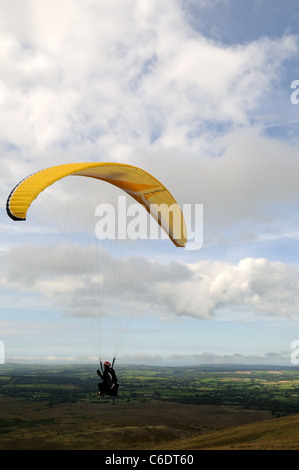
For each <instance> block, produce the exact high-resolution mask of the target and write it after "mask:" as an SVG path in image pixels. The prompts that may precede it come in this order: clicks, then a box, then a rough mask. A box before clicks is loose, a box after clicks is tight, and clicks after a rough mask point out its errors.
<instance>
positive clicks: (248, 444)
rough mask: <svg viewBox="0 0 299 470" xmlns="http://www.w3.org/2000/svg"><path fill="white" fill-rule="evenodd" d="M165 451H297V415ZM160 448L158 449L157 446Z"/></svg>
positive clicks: (216, 433)
mask: <svg viewBox="0 0 299 470" xmlns="http://www.w3.org/2000/svg"><path fill="white" fill-rule="evenodd" d="M160 448H161V449H164V450H168V449H171V450H181V449H185V450H298V449H299V415H297V414H296V415H293V416H288V417H284V418H276V419H271V420H268V421H259V422H256V423H249V424H244V425H241V426H235V427H232V428H228V429H222V430H219V431H212V432H208V433H206V434H202V435H200V436H198V437H191V438H186V439H180V440H175V441H171V442H170V441H169V442H167V443H163V446H161V447H160ZM156 449H159V447H156Z"/></svg>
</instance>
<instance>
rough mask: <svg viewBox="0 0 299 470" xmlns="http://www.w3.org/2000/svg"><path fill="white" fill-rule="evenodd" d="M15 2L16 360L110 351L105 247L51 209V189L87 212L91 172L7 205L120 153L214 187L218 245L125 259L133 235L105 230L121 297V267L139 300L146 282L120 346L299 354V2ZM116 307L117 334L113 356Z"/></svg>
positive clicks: (178, 186)
mask: <svg viewBox="0 0 299 470" xmlns="http://www.w3.org/2000/svg"><path fill="white" fill-rule="evenodd" d="M0 15H1V18H2V28H1V33H0V35H1V38H0V39H1V44H2V51H1V63H2V70H1V74H2V75H1V76H0V80H1V87H0V92H1V93H2V95H1V100H0V102H1V104H0V116H1V126H0V134H1V137H0V148H1V165H2V171H1V174H0V178H1V189H0V197H1V209H0V234H1V251H0V256H1V263H0V295H1V303H0V305H1V311H0V341H2V342H3V344H4V345H5V356H6V360H7V361H16V362H18V361H33V362H57V361H68V362H79V361H89V362H90V361H96V358H97V356H98V355H99V351H98V343H99V337H98V327H97V325H98V318H96V315H93V314H92V313H91V314H87V304H88V302H89V303H90V312H93V311H94V310H93V309H94V308H95V305H96V304H97V298H96V295H95V294H93V293H92V291H91V286H92V285H93V284H94V283H93V278H92V276H91V271H89V268H88V267H87V266H86V265H85V261H84V269H85V271H84V276H83V268H80V269H78V270H76V269H77V265H78V261H82V260H86V259H87V256H88V254H89V251H88V249H87V248H86V247H82V246H81V249H80V250H79V251H78V250H77V255H76V256H77V258H75V255H72V254H70V252H69V247H68V245H67V244H68V243H70V239H69V238H68V239H64V237H63V233H62V229H61V232H60V231H58V232H57V233H55V234H53V232H49V228H48V229H46V228H45V224H44V223H43V224H42V223H41V220H40V219H39V214H40V212H39V211H41V208H43V207H45V206H47V209H49V211H50V212H51V211H52V215H53V208H54V213H55V212H57V207H59V210H60V212H61V214H64V213H65V214H69V213H70V211H71V210H70V207H73V206H74V205H75V206H76V209H77V210H78V214H83V212H80V209H79V202H78V201H80V200H82V199H83V198H84V197H85V191H86V186H85V183H84V184H83V183H82V186H81V184H80V186H79V184H78V183H77V181H76V183H71V184H70V185H68V183H66V184H65V185H64V184H63V183H62V184H60V183H59V184H58V183H57V185H55V188H54V186H53V188H52V190H50V191H49V192H47V194H46V195H45V198H43V199H41V201H40V202H36V203H34V205H32V208H31V209H32V216H34V217H35V218H34V220H33V221H32V222H30V221H28V224H27V222H26V225H22V224H21V225H20V224H16V223H15V222H13V221H12V220H10V219H9V218H8V217H7V214H6V211H5V204H6V199H7V196H8V194H9V193H10V191H11V189H12V188H13V187H14V186H15V185H16V184H17V183H18V182H19V181H20V180H21V179H23V178H24V177H26V176H27V175H29V174H31V173H33V172H35V171H37V170H39V169H42V168H46V167H49V166H52V165H57V164H62V163H72V162H81V161H84V162H89V161H95V162H97V161H111V162H120V163H128V164H131V165H136V166H138V167H140V168H143V169H144V170H146V171H148V172H150V173H152V174H153V175H155V176H156V177H157V178H158V179H159V180H160V181H162V182H163V183H164V184H165V185H166V186H167V187H168V189H169V190H170V191H171V192H172V194H173V195H174V196H175V198H176V200H177V201H178V202H179V203H180V204H182V205H183V204H190V205H191V206H192V207H194V206H195V205H196V204H203V213H204V218H203V246H202V248H201V249H197V250H192V249H190V250H180V249H177V248H176V247H174V246H171V244H168V243H167V242H166V241H160V242H159V243H158V244H157V246H156V244H152V243H149V244H144V243H140V244H139V243H137V244H136V246H134V249H135V250H136V251H135V254H136V255H138V258H137V259H136V258H134V259H133V258H131V256H132V252H131V251H126V253H125V255H126V258H125V259H124V260H122V261H123V264H121V262H119V263H120V264H119V266H117V262H116V259H117V256H114V257H113V256H111V253H112V255H113V253H114V254H115V253H116V252H115V251H112V252H111V247H110V246H106V247H103V250H102V251H101V256H102V258H101V267H102V270H101V271H100V275H101V276H102V277H101V278H100V282H101V283H102V284H101V285H102V286H103V288H104V296H105V301H106V302H107V304H105V305H106V307H105V308H107V310H109V311H110V307H111V306H112V303H113V302H114V301H113V300H112V299H114V300H115V296H116V289H115V291H113V282H112V276H113V275H114V276H116V277H117V276H118V273H119V272H120V271H119V269H121V272H122V273H125V275H123V276H122V278H123V280H124V282H126V284H124V286H123V292H126V295H127V299H128V300H126V302H128V304H130V306H131V305H132V303H133V298H134V299H135V300H134V302H135V304H134V315H133V317H132V320H131V321H130V323H129V327H128V330H127V333H126V335H125V337H124V341H123V343H122V345H121V348H120V349H119V352H118V354H117V359H118V360H119V361H120V362H139V363H140V362H141V363H150V364H163V365H167V364H170V365H173V364H179V365H185V364H201V363H221V362H225V363H229V362H230V363H238V362H239V363H267V364H286V365H291V364H290V355H291V352H292V350H291V347H290V345H291V343H292V341H294V340H297V339H298V337H299V331H298V326H299V325H298V307H299V297H298V287H299V255H298V252H299V251H298V248H299V243H298V238H299V237H298V235H299V215H298V214H299V211H298V208H299V207H298V206H299V204H298V201H299V189H298V182H297V180H298V177H297V175H298V170H299V159H298V154H299V153H298V150H299V139H298V125H299V117H298V113H299V104H298V105H296V104H293V103H292V102H291V94H292V92H293V91H294V89H292V88H291V83H292V82H293V81H294V80H299V66H298V63H299V61H298V58H299V26H298V24H299V23H298V17H299V6H298V4H297V2H296V1H295V0H294V1H291V0H286V1H285V2H279V1H276V0H267V1H266V0H256V1H254V0H252V1H249V2H247V1H246V2H245V1H240V0H234V1H230V0H215V1H207V0H197V1H195V0H189V1H187V0H186V1H183V0H181V1H179V0H169V1H167V2H159V1H158V0H152V1H151V2H149V1H146V0H141V1H137V0H134V1H131V2H127V1H124V0H113V1H111V2H109V4H107V3H105V4H104V3H102V2H97V1H95V0H87V1H85V2H84V4H83V3H82V2H79V1H73V0H72V1H70V0H63V1H62V2H61V1H60V2H58V1H56V0H54V1H52V2H46V1H43V0H42V1H40V0H25V1H24V2H22V3H21V4H20V3H19V2H14V1H3V2H1V6H0ZM70 194H72V197H71V198H70ZM73 195H75V196H74V197H76V200H75V199H74V197H73ZM102 197H103V198H105V197H112V194H110V193H108V195H107V196H105V195H104V189H103V193H102ZM62 211H65V212H62ZM77 219H79V220H81V218H80V217H77ZM73 235H74V238H73V240H75V234H72V236H73ZM79 240H80V241H81V243H82V238H80V237H79ZM63 242H65V243H64V244H63ZM39 243H41V244H42V246H43V252H44V253H47V256H46V257H45V258H43V257H41V252H40V251H38V249H37V248H36V247H37V246H38V244H39ZM84 248H85V249H84ZM113 250H116V248H115V247H113ZM49 254H50V255H49ZM55 256H56V261H54V257H55ZM73 256H74V257H73ZM91 259H93V257H92V258H91ZM102 261H103V262H102ZM124 261H127V262H124ZM105 263H107V264H105ZM54 266H55V267H56V268H58V267H59V269H54ZM137 268H138V269H137ZM113 271H114V274H113ZM134 276H135V277H134ZM118 278H120V276H118ZM115 279H116V278H115ZM128 286H130V288H129V289H128ZM114 287H115V286H114ZM125 287H126V288H127V290H125ZM118 289H119V290H120V291H122V288H121V287H119V288H118ZM70 300H71V302H70ZM122 302H124V300H123V299H121V301H120V304H121V309H120V310H121V312H122V309H123V308H124V304H123V303H122ZM111 308H112V307H111ZM129 316H130V314H129ZM121 317H122V315H121ZM112 320H113V318H112V317H109V318H108V320H107V321H108V324H107V330H105V334H103V335H102V336H104V337H102V340H103V344H102V346H101V349H102V351H101V354H103V355H104V356H105V355H106V356H109V358H110V357H111V355H112V354H113V353H112V346H111V344H110V338H112V339H113V337H114V336H115V333H114V331H115V330H114V327H113V324H112V323H113V322H112ZM113 321H114V320H113ZM103 322H104V319H103ZM111 341H112V340H111ZM110 346H111V347H110ZM103 359H104V360H105V357H104V358H103Z"/></svg>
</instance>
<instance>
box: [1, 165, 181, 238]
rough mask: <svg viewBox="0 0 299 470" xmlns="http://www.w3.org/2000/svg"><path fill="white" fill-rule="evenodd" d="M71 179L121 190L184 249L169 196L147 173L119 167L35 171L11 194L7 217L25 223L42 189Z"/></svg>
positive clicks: (175, 209) (176, 209) (175, 207)
mask: <svg viewBox="0 0 299 470" xmlns="http://www.w3.org/2000/svg"><path fill="white" fill-rule="evenodd" d="M73 175H75V176H86V177H90V178H96V179H99V180H103V181H106V182H107V183H110V184H113V185H115V186H117V187H119V188H121V189H122V190H123V191H125V192H126V193H127V194H129V195H130V196H132V197H133V198H134V199H135V200H136V201H138V202H139V203H140V204H141V205H143V206H144V207H145V208H146V210H147V211H148V212H149V213H150V214H151V215H152V216H153V217H154V218H155V219H156V220H157V222H158V223H159V224H160V225H161V227H162V228H163V229H164V230H165V232H166V233H167V234H168V236H169V238H170V239H171V240H172V241H173V243H174V244H175V245H176V246H181V247H184V246H185V245H186V243H187V230H186V225H185V221H184V217H183V214H182V211H181V209H180V207H179V205H178V204H177V203H176V201H175V199H174V198H173V196H172V195H171V194H170V192H169V191H168V190H167V189H166V188H165V186H163V185H162V184H161V183H160V182H159V181H158V180H157V179H156V178H154V177H153V176H152V175H150V174H149V173H147V172H146V171H144V170H141V169H140V168H137V167H135V166H131V165H126V164H121V163H69V164H65V165H57V166H53V167H50V168H47V169H45V170H41V171H38V172H37V173H34V174H33V175H31V176H29V177H27V178H25V179H24V180H22V181H21V182H20V183H19V184H18V185H17V186H16V187H15V188H14V189H13V190H12V192H11V193H10V195H9V197H8V199H7V203H6V210H7V213H8V215H9V216H10V217H11V218H12V219H13V220H26V214H27V210H28V208H29V206H30V204H31V203H32V201H33V200H34V199H35V198H36V197H37V196H38V195H39V194H40V193H41V192H42V191H43V190H44V189H46V188H47V187H48V186H50V185H51V184H53V183H55V182H56V181H58V180H60V179H62V178H64V177H66V176H73Z"/></svg>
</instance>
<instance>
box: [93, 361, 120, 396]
mask: <svg viewBox="0 0 299 470" xmlns="http://www.w3.org/2000/svg"><path fill="white" fill-rule="evenodd" d="M101 369H102V363H101ZM97 374H98V375H99V376H100V377H101V379H102V382H100V383H99V384H98V388H99V391H98V395H99V396H102V397H104V396H105V395H112V396H114V397H116V396H117V391H118V381H117V377H116V374H115V370H114V369H113V367H111V364H110V362H108V361H106V362H104V371H103V370H99V369H98V370H97Z"/></svg>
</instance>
